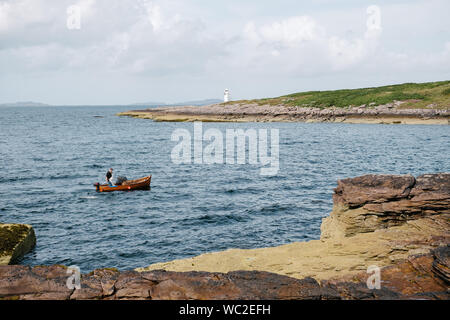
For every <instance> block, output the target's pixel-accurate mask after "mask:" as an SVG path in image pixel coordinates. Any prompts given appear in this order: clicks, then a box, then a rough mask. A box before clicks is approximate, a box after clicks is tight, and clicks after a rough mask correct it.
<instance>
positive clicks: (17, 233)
mask: <svg viewBox="0 0 450 320" xmlns="http://www.w3.org/2000/svg"><path fill="white" fill-rule="evenodd" d="M35 244H36V236H35V234H34V230H33V228H32V227H31V226H30V225H26V224H1V223H0V265H5V264H10V263H14V262H15V261H17V260H19V259H20V258H22V257H23V256H24V255H25V254H26V253H27V252H28V251H30V250H31V249H32V248H33V247H34V246H35Z"/></svg>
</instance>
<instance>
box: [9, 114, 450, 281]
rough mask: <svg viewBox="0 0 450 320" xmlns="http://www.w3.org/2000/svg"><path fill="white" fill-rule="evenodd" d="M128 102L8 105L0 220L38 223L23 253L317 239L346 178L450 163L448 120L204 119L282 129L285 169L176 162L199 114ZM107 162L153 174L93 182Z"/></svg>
mask: <svg viewBox="0 0 450 320" xmlns="http://www.w3.org/2000/svg"><path fill="white" fill-rule="evenodd" d="M128 109H130V107H127V106H94V107H84V106H80V107H77V106H70V107H1V108H0V222H2V223H26V224H30V225H32V226H33V228H34V230H35V232H36V237H37V242H36V247H35V248H34V249H33V250H32V251H31V252H30V253H28V254H27V255H26V256H25V257H24V258H23V259H22V260H20V261H18V262H17V263H20V264H24V265H31V266H33V265H50V264H63V265H67V266H71V265H75V266H78V267H79V268H80V269H81V271H82V272H89V271H92V270H93V269H96V268H104V267H109V268H113V267H114V268H118V269H119V270H129V269H133V268H137V267H144V266H148V265H150V264H152V263H156V262H165V261H170V260H174V259H182V258H189V257H193V256H196V255H199V254H203V253H208V252H215V251H222V250H226V249H230V248H242V249H247V248H261V247H271V246H278V245H282V244H287V243H291V242H294V241H308V240H312V239H319V238H320V225H321V222H322V219H323V218H324V217H326V216H328V215H329V213H330V212H331V210H332V206H333V202H332V194H333V188H335V187H336V185H337V180H338V179H344V178H349V177H356V176H360V175H365V174H412V175H414V176H417V175H420V174H424V173H435V172H450V126H440V125H382V124H338V123H213V122H208V123H203V124H202V125H203V129H204V130H207V129H208V128H212V129H217V130H219V131H220V132H223V133H224V135H225V132H226V130H227V129H244V130H248V129H255V130H257V132H259V131H258V130H259V129H263V130H264V129H266V130H271V129H276V130H278V132H279V170H278V172H277V174H274V175H261V170H260V169H261V165H259V164H249V163H247V162H246V163H244V164H234V165H233V164H229V163H219V164H217V163H216V164H205V163H195V162H191V163H175V162H174V161H173V157H172V156H171V154H172V151H173V149H174V147H175V146H176V145H177V142H175V141H173V140H172V135H173V133H174V132H175V131H176V130H177V129H186V130H188V131H189V132H192V133H193V126H194V124H193V123H188V122H173V123H169V122H154V121H152V120H146V119H136V118H129V117H119V116H117V115H116V114H117V113H118V112H121V111H126V110H128ZM269 146H270V143H269ZM192 156H194V155H192ZM110 167H112V168H114V172H115V176H116V177H117V176H125V177H127V178H128V179H135V178H140V177H144V176H147V175H150V174H151V175H152V184H151V189H150V190H144V191H134V192H113V193H97V192H96V190H95V187H94V186H93V184H94V183H96V182H104V180H105V174H106V171H107V170H108V169H109V168H110Z"/></svg>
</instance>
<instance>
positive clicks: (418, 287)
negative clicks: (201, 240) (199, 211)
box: [0, 173, 450, 300]
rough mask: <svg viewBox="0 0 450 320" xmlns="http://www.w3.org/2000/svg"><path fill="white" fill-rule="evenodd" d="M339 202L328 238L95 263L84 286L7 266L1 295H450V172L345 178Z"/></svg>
mask: <svg viewBox="0 0 450 320" xmlns="http://www.w3.org/2000/svg"><path fill="white" fill-rule="evenodd" d="M333 201H334V207H333V211H332V212H331V214H330V216H329V217H327V218H325V219H324V220H323V222H322V226H321V239H320V240H313V241H308V242H298V243H291V244H287V245H283V246H278V247H272V248H261V249H249V250H241V249H230V250H226V251H223V252H215V253H207V254H203V255H200V256H197V257H193V258H190V259H182V260H175V261H171V262H166V263H157V264H153V265H151V266H149V267H146V268H140V269H137V270H134V271H124V272H119V271H117V270H114V269H101V270H94V271H93V272H91V273H88V274H83V275H82V276H81V288H79V289H77V288H75V289H69V288H68V286H67V284H66V283H67V279H68V277H69V275H70V273H68V269H67V268H66V267H64V266H35V267H29V266H20V265H4V266H0V299H323V300H327V299H445V300H448V299H449V298H450V291H449V283H450V260H449V255H450V232H449V230H450V219H449V218H450V173H438V174H426V175H422V176H419V177H413V176H411V175H365V176H361V177H356V178H351V179H343V180H340V181H338V186H337V188H336V189H335V190H334V195H333ZM372 267H376V268H379V275H380V287H379V288H369V287H368V284H367V282H368V280H369V278H370V276H371V273H370V272H369V269H370V268H372Z"/></svg>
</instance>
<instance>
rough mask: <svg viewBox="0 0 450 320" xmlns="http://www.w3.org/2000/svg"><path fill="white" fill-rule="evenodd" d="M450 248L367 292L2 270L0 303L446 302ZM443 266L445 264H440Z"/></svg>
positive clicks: (176, 276)
mask: <svg viewBox="0 0 450 320" xmlns="http://www.w3.org/2000/svg"><path fill="white" fill-rule="evenodd" d="M449 252H450V249H449V247H443V248H441V249H439V250H435V252H434V253H430V254H428V255H421V256H413V257H410V258H409V259H408V260H405V261H403V262H401V263H398V264H395V265H393V266H389V267H385V268H382V269H381V271H380V275H381V286H380V288H379V289H377V288H372V289H371V288H369V287H368V286H367V278H368V274H367V273H358V274H356V275H354V276H352V277H341V278H340V279H330V280H327V281H322V282H321V283H320V282H318V281H316V280H314V279H312V278H304V279H295V278H291V277H287V276H283V275H279V274H274V273H268V272H262V271H235V272H229V273H217V272H213V273H209V272H170V271H162V270H155V271H147V272H136V271H125V272H119V271H117V270H113V269H99V270H94V271H93V272H91V273H89V274H83V275H81V276H80V287H79V288H69V287H68V285H67V281H68V279H69V276H70V275H71V272H68V269H67V268H66V267H64V266H38V267H33V268H31V267H28V266H0V299H14V300H16V299H23V300H50V299H51V300H69V299H71V300H84V299H105V300H113V299H119V300H123V299H133V300H143V299H153V300H191V299H195V300H223V299H226V300H258V299H262V300H280V299H281V300H305V299H308V300H312V299H313V300H330V299H332V300H338V299H339V300H340V299H449V298H450V295H449V292H448V282H447V281H448V275H447V276H443V275H442V274H441V273H440V272H438V273H436V274H435V273H434V272H433V270H434V268H435V265H436V263H438V264H439V265H440V268H442V267H445V268H447V270H448V267H449V265H448V259H447V260H445V259H444V260H439V259H441V258H440V257H442V256H443V255H444V256H447V257H448V254H449ZM442 263H444V264H442Z"/></svg>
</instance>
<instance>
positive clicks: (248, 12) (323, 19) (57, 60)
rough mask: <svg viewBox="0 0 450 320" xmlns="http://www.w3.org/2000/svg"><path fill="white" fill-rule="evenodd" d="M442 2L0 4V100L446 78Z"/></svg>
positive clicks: (66, 100) (238, 95)
mask: <svg viewBox="0 0 450 320" xmlns="http://www.w3.org/2000/svg"><path fill="white" fill-rule="evenodd" d="M449 12H450V1H448V0H409V1H406V0H378V1H376V0H374V1H365V0H348V1H345V0H308V1H300V0H277V1H274V0H272V1H268V0H247V1H244V0H227V1H211V0H154V1H150V0H11V1H9V0H6V1H5V0H0V103H8V102H15V101H36V102H42V103H48V104H53V105H86V104H88V105H110V104H131V103H138V102H150V101H162V102H167V103H174V102H180V101H189V100H200V99H209V98H218V99H221V98H223V92H224V89H225V88H228V89H230V95H231V99H233V100H238V99H252V98H264V97H275V96H281V95H285V94H289V93H294V92H301V91H309V90H329V89H342V88H361V87H372V86H379V85H387V84H395V83H404V82H427V81H440V80H450V19H448V14H449Z"/></svg>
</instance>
